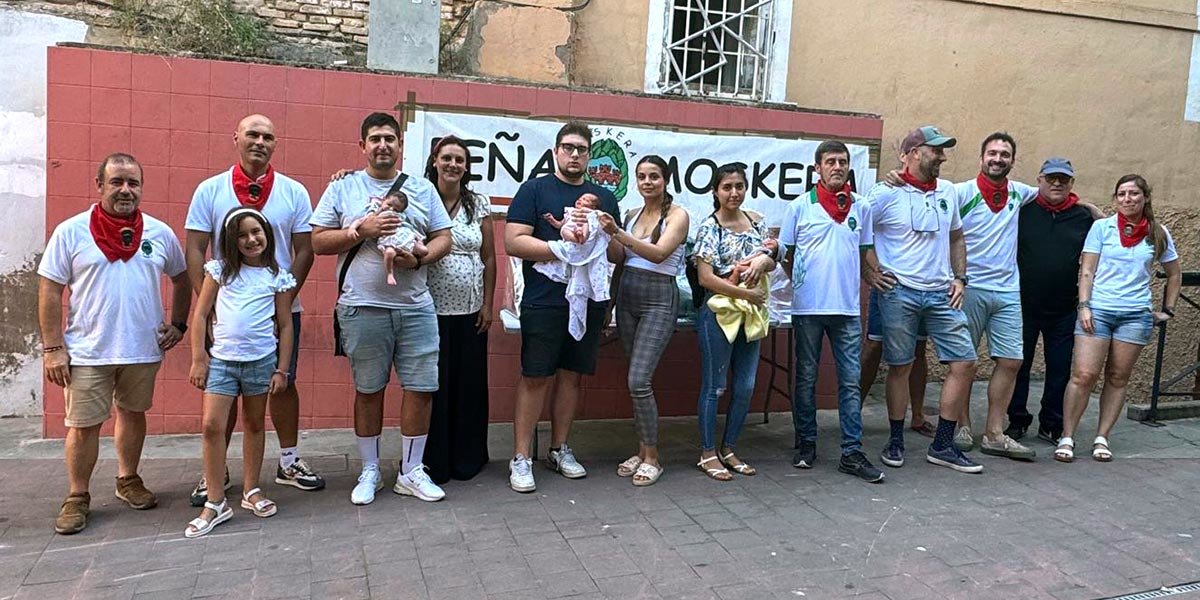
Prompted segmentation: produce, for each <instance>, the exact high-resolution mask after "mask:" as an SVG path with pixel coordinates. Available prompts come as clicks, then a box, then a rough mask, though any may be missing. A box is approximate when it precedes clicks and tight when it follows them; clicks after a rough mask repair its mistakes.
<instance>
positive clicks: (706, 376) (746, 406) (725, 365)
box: [696, 303, 761, 450]
mask: <svg viewBox="0 0 1200 600" xmlns="http://www.w3.org/2000/svg"><path fill="white" fill-rule="evenodd" d="M696 336H697V337H698V338H699V339H700V405H699V409H698V411H697V412H698V413H699V416H700V419H699V421H700V446H701V448H702V449H704V450H715V449H716V448H717V400H718V399H720V397H721V394H722V393H724V392H725V382H726V378H727V377H728V375H729V372H730V371H733V387H732V391H733V394H732V396H733V398H732V400H730V401H729V410H728V411H727V412H726V413H725V437H724V438H723V439H722V445H723V446H724V447H727V448H730V449H733V447H734V446H736V445H737V439H738V434H740V433H741V432H742V425H743V424H744V423H745V422H746V413H747V412H749V411H750V397H751V396H753V395H754V379H755V376H756V375H757V374H758V357H759V353H758V346H759V341H761V340H755V341H753V342H748V341H746V332H745V330H742V331H739V332H738V336H737V338H735V339H734V340H733V343H732V344H730V343H729V341H728V340H726V339H725V332H724V331H721V326H720V325H717V318H716V317H715V316H713V313H712V311H711V310H709V309H708V304H707V303H704V304H701V305H700V311H699V312H698V313H697V314H696ZM731 367H732V368H731Z"/></svg>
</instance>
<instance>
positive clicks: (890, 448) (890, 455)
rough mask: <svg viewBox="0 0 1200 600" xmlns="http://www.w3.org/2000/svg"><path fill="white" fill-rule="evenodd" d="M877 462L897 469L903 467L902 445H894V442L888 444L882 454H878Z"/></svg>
mask: <svg viewBox="0 0 1200 600" xmlns="http://www.w3.org/2000/svg"><path fill="white" fill-rule="evenodd" d="M879 460H880V461H882V462H883V464H885V465H887V466H889V467H894V468H897V469H899V468H900V467H903V466H904V444H903V443H896V442H894V441H892V442H888V445H887V446H884V448H883V452H881V453H879Z"/></svg>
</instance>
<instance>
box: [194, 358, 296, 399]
mask: <svg viewBox="0 0 1200 600" xmlns="http://www.w3.org/2000/svg"><path fill="white" fill-rule="evenodd" d="M276 364H278V359H277V358H276V357H275V353H274V352H272V353H271V354H269V355H267V356H264V357H262V358H260V359H258V360H246V361H241V360H221V359H219V358H217V357H215V356H214V357H212V359H210V360H209V362H208V383H206V384H205V385H204V393H206V394H216V395H218V396H231V397H234V398H236V397H238V396H239V395H241V396H261V395H263V394H265V393H267V390H269V389H270V388H271V375H273V374H274V373H275V365H276Z"/></svg>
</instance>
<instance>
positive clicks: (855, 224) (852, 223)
mask: <svg viewBox="0 0 1200 600" xmlns="http://www.w3.org/2000/svg"><path fill="white" fill-rule="evenodd" d="M846 226H847V227H849V228H850V231H854V230H855V228H857V227H858V221H856V220H854V217H850V218H849V219H846Z"/></svg>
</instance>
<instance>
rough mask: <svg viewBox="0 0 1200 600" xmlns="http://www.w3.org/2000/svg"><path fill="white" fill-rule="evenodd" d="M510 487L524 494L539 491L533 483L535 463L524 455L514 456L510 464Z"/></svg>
mask: <svg viewBox="0 0 1200 600" xmlns="http://www.w3.org/2000/svg"><path fill="white" fill-rule="evenodd" d="M508 487H510V488H512V489H513V491H514V492H521V493H522V494H524V493H528V492H532V491H534V490H536V489H537V484H536V483H534V481H533V461H532V460H529V459H528V458H525V455H524V454H518V455H516V456H514V457H513V459H512V462H510V463H508Z"/></svg>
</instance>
